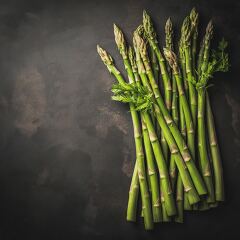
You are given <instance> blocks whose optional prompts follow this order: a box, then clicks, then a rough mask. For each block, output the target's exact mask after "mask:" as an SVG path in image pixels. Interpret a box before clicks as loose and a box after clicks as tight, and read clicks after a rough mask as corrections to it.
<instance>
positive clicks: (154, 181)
mask: <svg viewBox="0 0 240 240" xmlns="http://www.w3.org/2000/svg"><path fill="white" fill-rule="evenodd" d="M128 56H129V60H130V63H131V70H132V72H133V74H134V77H135V82H136V84H137V85H140V84H141V83H140V76H139V74H138V71H137V64H136V59H135V55H134V52H133V49H132V48H131V47H130V48H129V52H128ZM141 122H142V132H143V141H144V146H145V152H146V159H147V172H148V175H149V182H150V187H151V195H152V211H153V221H154V222H160V221H162V212H161V205H160V187H159V182H158V177H157V169H156V165H155V160H154V155H153V150H152V147H151V141H150V138H149V133H148V129H147V126H146V123H145V121H144V117H143V114H142V113H141Z"/></svg>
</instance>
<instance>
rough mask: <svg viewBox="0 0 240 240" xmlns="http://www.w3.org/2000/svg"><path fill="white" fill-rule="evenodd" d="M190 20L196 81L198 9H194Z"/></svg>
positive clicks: (193, 67)
mask: <svg viewBox="0 0 240 240" xmlns="http://www.w3.org/2000/svg"><path fill="white" fill-rule="evenodd" d="M190 20H191V25H192V29H193V30H192V31H193V34H192V69H193V75H194V78H195V79H196V53H197V37H198V13H197V12H196V9H195V8H193V9H192V11H191V13H190Z"/></svg>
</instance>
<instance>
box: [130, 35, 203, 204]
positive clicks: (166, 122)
mask: <svg viewBox="0 0 240 240" xmlns="http://www.w3.org/2000/svg"><path fill="white" fill-rule="evenodd" d="M134 39H135V42H136V43H137V45H138V48H137V49H138V50H139V51H140V53H141V56H142V58H143V63H144V65H145V67H146V73H147V75H148V77H149V80H150V84H151V87H152V91H153V93H154V95H155V98H156V100H155V101H156V102H157V104H158V105H161V104H162V105H163V106H164V103H163V99H162V98H161V95H160V92H159V90H158V88H157V86H156V83H154V79H153V78H152V77H151V75H152V73H151V67H150V65H149V59H148V57H147V54H146V49H145V48H146V46H145V45H144V44H145V43H144V41H143V39H141V38H140V36H139V35H138V34H135V35H134ZM141 67H143V66H142V65H141ZM140 76H141V75H140ZM142 80H143V84H144V85H145V86H148V85H149V83H148V82H145V78H143V79H142ZM151 87H148V88H150V91H151ZM157 104H154V110H155V113H156V117H157V120H158V123H159V125H160V126H161V129H162V131H163V132H164V135H165V138H166V140H167V142H168V145H169V148H170V150H172V153H174V154H176V156H175V159H176V164H177V166H178V168H179V171H180V174H181V175H184V170H183V169H185V166H184V165H183V162H182V158H181V155H180V158H179V152H178V147H179V149H180V148H181V149H180V151H181V153H182V156H183V158H185V160H186V158H187V161H186V163H187V166H188V167H189V169H190V171H192V170H193V171H192V174H193V172H194V174H195V175H194V178H195V180H196V179H197V178H199V179H200V182H199V181H198V182H197V183H196V184H200V185H198V186H197V187H198V188H199V189H201V191H203V192H204V193H205V189H204V185H203V188H202V186H201V184H203V181H202V180H201V177H200V175H199V173H198V171H197V169H196V166H195V165H194V164H193V162H192V161H191V156H190V155H189V152H188V149H187V147H186V144H185V143H184V140H183V138H182V136H181V133H180V132H179V130H178V128H177V127H176V125H175V124H174V122H173V120H172V119H171V116H170V115H169V113H168V111H167V109H166V108H165V112H166V113H167V114H168V116H167V117H166V113H165V118H164V117H163V115H162V113H161V112H160V109H159V107H158V105H157ZM169 128H172V130H173V132H174V134H175V135H176V136H177V137H176V138H177V139H178V140H180V141H181V143H182V145H180V146H177V145H176V142H175V140H174V138H173V135H172V133H171V131H170V129H169ZM174 130H176V131H174ZM176 141H177V140H176ZM183 144H185V145H183ZM184 146H185V147H184ZM180 165H181V166H180ZM182 167H183V168H182ZM185 177H186V175H184V176H182V178H184V179H183V182H184V185H185V189H186V190H187V191H189V184H191V185H192V182H191V179H188V178H187V179H186V178H185ZM187 177H188V175H187ZM189 181H190V182H189ZM190 188H191V189H190V191H189V192H190V193H191V194H190V196H192V197H191V199H190V201H191V203H192V204H193V203H195V202H198V201H199V199H198V197H197V196H196V194H195V192H194V191H195V189H194V188H192V187H190Z"/></svg>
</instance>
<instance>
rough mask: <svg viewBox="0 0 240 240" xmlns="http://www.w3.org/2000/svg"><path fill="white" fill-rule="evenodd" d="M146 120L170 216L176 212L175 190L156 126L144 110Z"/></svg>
mask: <svg viewBox="0 0 240 240" xmlns="http://www.w3.org/2000/svg"><path fill="white" fill-rule="evenodd" d="M142 114H143V117H144V121H145V123H146V125H147V129H148V133H149V138H150V141H151V144H152V148H153V152H154V155H155V159H156V162H157V165H158V170H159V175H160V182H161V183H160V185H161V187H162V188H161V191H162V193H163V196H164V199H165V205H166V210H167V214H168V216H173V215H175V214H176V209H175V204H174V200H173V192H172V189H171V185H170V179H169V175H168V170H167V165H166V162H165V159H164V156H163V152H162V149H161V147H160V143H159V140H158V138H157V135H156V132H155V129H154V126H153V124H152V121H151V118H150V116H149V114H148V113H147V112H143V113H142Z"/></svg>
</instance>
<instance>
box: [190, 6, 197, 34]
mask: <svg viewBox="0 0 240 240" xmlns="http://www.w3.org/2000/svg"><path fill="white" fill-rule="evenodd" d="M190 20H191V25H192V28H194V29H197V25H198V13H197V11H196V8H195V7H194V8H193V9H192V11H191V13H190Z"/></svg>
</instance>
